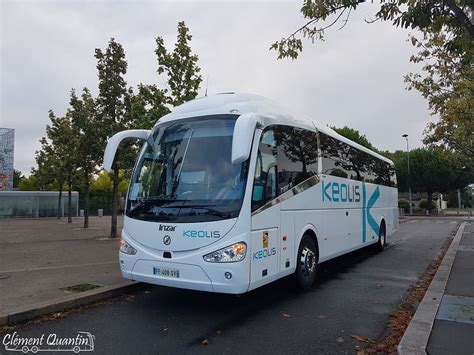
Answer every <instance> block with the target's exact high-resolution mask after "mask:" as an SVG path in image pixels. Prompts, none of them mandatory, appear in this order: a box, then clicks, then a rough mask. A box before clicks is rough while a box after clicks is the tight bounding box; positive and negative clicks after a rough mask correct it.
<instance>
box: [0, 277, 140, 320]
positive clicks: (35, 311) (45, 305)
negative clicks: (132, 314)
mask: <svg viewBox="0 0 474 355" xmlns="http://www.w3.org/2000/svg"><path fill="white" fill-rule="evenodd" d="M143 287H144V284H142V283H140V282H131V281H124V282H121V283H118V284H115V285H110V286H104V287H100V288H98V289H95V290H90V291H85V292H81V293H80V294H77V295H69V296H65V297H61V298H56V299H54V300H51V301H45V302H38V303H34V304H30V305H28V306H26V307H23V308H18V309H16V310H15V311H13V312H11V313H8V314H1V313H0V326H5V325H12V324H18V323H23V322H26V321H29V320H32V319H35V318H37V317H40V316H44V315H47V314H52V313H56V312H60V311H65V310H69V309H73V308H77V307H81V306H85V305H88V304H92V303H95V302H98V301H102V300H104V299H107V298H112V297H115V296H119V295H122V294H124V293H127V292H133V291H137V290H140V289H141V288H143Z"/></svg>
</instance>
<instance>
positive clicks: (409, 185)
mask: <svg viewBox="0 0 474 355" xmlns="http://www.w3.org/2000/svg"><path fill="white" fill-rule="evenodd" d="M402 137H403V138H405V139H406V140H407V162H408V199H409V200H410V214H413V207H412V204H411V181H410V149H409V148H408V134H406V133H405V134H403V135H402Z"/></svg>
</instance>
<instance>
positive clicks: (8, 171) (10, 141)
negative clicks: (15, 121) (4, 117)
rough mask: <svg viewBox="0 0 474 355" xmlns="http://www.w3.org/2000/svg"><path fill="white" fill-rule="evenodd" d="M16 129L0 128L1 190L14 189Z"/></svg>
mask: <svg viewBox="0 0 474 355" xmlns="http://www.w3.org/2000/svg"><path fill="white" fill-rule="evenodd" d="M14 148H15V130H14V129H12V128H0V191H2V190H3V191H8V190H12V189H13V154H14Z"/></svg>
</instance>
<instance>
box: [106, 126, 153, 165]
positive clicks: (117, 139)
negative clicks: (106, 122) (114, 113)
mask: <svg viewBox="0 0 474 355" xmlns="http://www.w3.org/2000/svg"><path fill="white" fill-rule="evenodd" d="M150 132H151V131H150V130H147V129H131V130H128V131H122V132H118V133H116V134H114V135H113V136H112V137H111V138H109V140H108V141H107V147H106V148H105V152H104V163H103V167H104V170H105V171H110V170H111V169H112V164H113V163H114V160H115V154H116V153H117V149H118V147H119V145H120V143H121V142H122V141H123V140H124V139H127V138H137V139H143V140H146V139H147V138H148V136H149V135H150Z"/></svg>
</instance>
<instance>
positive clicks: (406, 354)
mask: <svg viewBox="0 0 474 355" xmlns="http://www.w3.org/2000/svg"><path fill="white" fill-rule="evenodd" d="M465 226H466V222H462V224H461V226H460V227H459V229H458V231H457V232H456V235H455V236H454V239H453V241H452V242H451V245H450V246H449V249H448V251H447V252H446V254H445V255H444V258H443V261H442V262H441V264H440V265H439V267H438V270H437V271H436V274H435V276H434V277H433V280H432V281H431V283H430V286H429V287H428V290H427V291H426V293H425V296H424V297H423V300H422V301H421V303H420V304H419V305H418V308H417V310H416V312H415V315H414V316H413V318H412V319H411V321H410V324H409V325H408V327H407V329H406V330H405V333H404V334H403V337H402V340H401V341H400V344H398V348H397V352H398V354H400V355H412V354H426V346H427V345H428V340H429V338H430V335H431V329H432V328H433V324H434V321H435V317H436V313H437V312H438V308H439V305H440V303H441V300H442V298H443V295H444V291H445V290H446V284H447V282H448V278H449V274H450V273H451V267H452V266H453V263H454V258H455V257H456V252H457V250H458V247H459V241H460V240H461V237H462V235H463V232H464V227H465Z"/></svg>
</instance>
